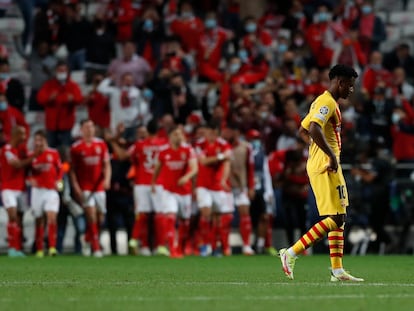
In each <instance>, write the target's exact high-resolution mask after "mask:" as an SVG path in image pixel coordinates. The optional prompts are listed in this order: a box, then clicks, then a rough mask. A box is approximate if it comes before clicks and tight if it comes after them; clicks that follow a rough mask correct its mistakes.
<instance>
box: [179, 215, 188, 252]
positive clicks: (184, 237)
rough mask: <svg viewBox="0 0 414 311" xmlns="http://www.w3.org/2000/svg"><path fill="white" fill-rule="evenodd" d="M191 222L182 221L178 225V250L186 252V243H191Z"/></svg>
mask: <svg viewBox="0 0 414 311" xmlns="http://www.w3.org/2000/svg"><path fill="white" fill-rule="evenodd" d="M189 233H190V220H189V219H180V221H179V223H178V248H179V249H180V251H184V249H185V245H186V243H188V242H189Z"/></svg>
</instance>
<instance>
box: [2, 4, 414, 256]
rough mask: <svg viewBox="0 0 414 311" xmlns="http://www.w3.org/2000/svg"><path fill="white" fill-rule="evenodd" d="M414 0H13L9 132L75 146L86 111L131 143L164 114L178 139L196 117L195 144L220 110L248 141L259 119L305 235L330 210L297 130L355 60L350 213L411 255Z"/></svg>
mask: <svg viewBox="0 0 414 311" xmlns="http://www.w3.org/2000/svg"><path fill="white" fill-rule="evenodd" d="M413 10H414V5H413V3H412V1H409V0H405V1H404V0H403V1H386V0H383V1H367V0H351V1H349V0H341V1H332V0H315V1H310V0H293V1H270V0H268V1H266V0H257V1H249V0H246V1H243V0H205V1H204V0H197V1H179V0H135V1H134V0H112V1H110V0H107V1H105V0H101V1H81V0H65V1H63V0H50V1H46V0H37V1H31V0H16V1H12V0H2V1H0V28H1V30H0V123H1V133H0V134H1V136H0V140H1V141H2V143H5V142H7V141H8V139H9V137H10V133H11V129H12V127H13V126H14V125H16V124H19V125H23V126H25V127H26V128H27V130H28V131H29V132H34V131H35V130H36V129H38V128H45V129H46V130H47V138H48V142H49V144H50V146H52V147H56V148H59V150H63V151H62V154H63V155H64V154H65V151H64V150H65V147H66V148H67V147H68V146H70V144H71V143H72V142H73V141H74V140H75V139H76V137H78V135H79V128H78V121H79V120H80V119H81V118H84V117H85V116H88V117H89V118H90V119H91V120H93V121H94V123H95V124H96V126H97V129H98V133H99V136H101V137H103V138H107V137H113V136H114V135H116V136H119V137H122V139H123V140H124V143H125V144H126V145H128V144H132V143H133V142H134V141H135V140H136V139H139V136H138V137H137V135H139V133H140V132H139V129H141V128H142V126H145V125H146V124H147V123H148V122H149V120H151V119H155V120H157V122H158V125H159V128H160V130H159V135H160V136H164V137H165V136H166V133H167V132H168V130H169V129H170V128H172V127H173V126H174V125H176V124H181V125H183V128H184V131H185V133H186V135H187V138H188V140H189V141H190V142H192V141H193V140H194V139H195V135H196V133H197V129H198V127H200V126H201V125H203V124H206V123H208V122H211V121H212V120H213V121H215V122H216V123H219V124H221V125H222V128H223V129H224V128H226V126H227V125H229V124H231V126H232V127H236V128H237V130H239V132H240V135H241V137H242V138H243V137H245V136H246V135H247V133H248V132H249V131H250V130H252V129H254V130H257V131H258V132H259V133H260V137H259V140H258V141H259V142H260V143H261V144H262V145H263V146H264V149H265V153H266V156H268V158H269V163H271V165H273V166H271V170H270V172H271V174H272V181H273V188H274V189H275V194H276V195H275V198H276V200H275V203H276V204H275V210H276V211H275V218H274V219H275V222H274V226H275V227H276V228H282V229H286V232H287V237H288V239H289V240H293V239H294V238H293V235H294V234H295V231H294V230H293V229H299V230H296V231H301V232H302V231H305V229H306V228H307V225H308V223H313V219H314V218H315V217H316V216H315V208H314V203H313V199H312V193H311V190H310V189H309V187H308V186H307V182H306V172H305V169H304V165H303V164H304V163H305V161H306V148H305V147H306V146H299V145H300V142H299V143H298V141H297V137H296V135H297V130H298V128H299V126H300V121H301V118H302V117H303V116H304V115H305V114H306V112H307V110H308V107H309V105H310V103H311V102H312V101H313V100H314V99H315V98H316V96H318V95H319V94H321V93H322V92H323V91H324V90H325V89H326V88H327V86H328V83H329V79H328V76H327V73H328V71H329V68H330V67H331V66H332V65H333V64H337V63H344V64H347V65H351V66H353V67H354V68H355V69H356V70H357V72H358V73H359V76H360V77H359V79H358V81H357V86H356V89H355V92H354V94H353V96H352V98H351V99H350V100H349V101H341V102H340V104H341V109H342V120H343V121H342V122H343V124H342V137H343V144H342V163H343V165H344V169H345V173H346V175H347V181H348V184H349V192H350V200H351V206H350V210H349V217H348V224H349V225H350V226H353V227H355V228H360V229H361V230H359V231H355V232H354V233H355V234H354V236H352V237H351V241H354V242H355V244H354V246H355V247H353V248H352V249H351V248H350V249H349V250H350V251H352V252H355V253H358V252H361V253H363V252H365V251H366V245H368V244H366V243H365V242H367V243H368V242H369V245H370V248H369V250H372V251H374V252H381V253H387V252H400V253H401V252H402V253H406V252H408V251H411V252H412V251H413V245H412V242H410V239H409V233H410V228H411V224H412V221H413V214H412V213H413V210H412V209H413V206H412V204H413V202H414V201H413V199H414V196H413V193H412V190H414V189H413V182H414V181H413V180H414V175H413V174H412V171H413V170H414V107H413V103H414V102H413V99H414V98H413V96H414V87H413V83H414V57H413V56H412V48H413V46H412V43H413V42H412V38H413V37H414V17H413V16H414V14H412V13H413ZM16 23H17V25H16ZM16 28H19V31H16ZM51 94H55V96H54V97H53V98H51V97H50V96H51ZM50 101H53V102H54V105H50V104H49V102H50ZM137 133H138V134H137ZM29 144H30V141H29ZM298 146H299V147H298ZM297 150H300V152H301V153H300V154H299V155H298V152H297ZM293 151H295V152H293ZM113 162H114V163H113V167H115V166H116V167H117V169H114V170H113V171H114V174H113V175H114V176H113V180H112V188H111V190H110V191H108V213H111V209H114V208H116V209H117V210H116V211H114V213H113V214H114V215H115V216H113V217H114V218H113V219H112V220H111V221H109V222H107V225H108V224H109V225H110V226H112V227H114V228H115V229H113V228H112V229H113V230H116V228H117V227H119V226H126V227H128V225H127V224H126V223H125V221H124V222H122V221H119V218H120V217H119V214H125V215H128V213H130V214H133V207H132V205H133V204H132V196H131V189H130V185H129V183H128V181H126V176H125V175H126V174H125V172H127V170H128V168H127V167H123V166H125V165H124V164H123V163H116V161H115V160H113ZM118 166H119V167H118ZM301 177H302V178H301ZM303 178H305V182H304V179H303ZM120 194H121V197H122V200H124V202H123V203H119V200H120V199H119V198H118V197H117V196H119V195H120ZM114 198H116V199H114ZM111 200H115V201H117V200H118V201H117V203H115V204H111ZM120 206H121V207H120ZM118 208H119V210H118ZM252 209H254V207H253V206H252ZM64 217H67V214H66V216H63V219H64ZM132 217H133V216H132ZM124 218H125V219H128V217H124ZM296 234H298V233H297V232H296ZM275 240H278V238H277V237H275ZM114 243H115V242H114ZM275 243H277V242H275ZM364 243H365V244H364ZM409 243H411V245H410V244H409ZM364 245H365V246H364ZM321 247H324V246H321ZM112 251H113V252H116V245H115V244H114V245H112Z"/></svg>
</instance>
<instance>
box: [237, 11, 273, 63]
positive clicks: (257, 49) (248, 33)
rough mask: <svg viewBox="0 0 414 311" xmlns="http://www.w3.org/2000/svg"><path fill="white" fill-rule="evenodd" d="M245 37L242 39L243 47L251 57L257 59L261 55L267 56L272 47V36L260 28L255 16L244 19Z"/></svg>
mask: <svg viewBox="0 0 414 311" xmlns="http://www.w3.org/2000/svg"><path fill="white" fill-rule="evenodd" d="M244 31H245V35H244V36H243V39H242V43H241V45H242V47H243V48H244V49H246V50H247V52H248V53H249V55H251V56H252V57H253V58H256V57H257V56H259V55H266V54H267V53H268V51H269V49H270V46H271V45H272V36H271V35H270V33H269V32H268V31H267V30H264V29H262V28H261V27H258V25H257V21H256V19H255V18H254V17H253V16H248V17H246V18H245V19H244Z"/></svg>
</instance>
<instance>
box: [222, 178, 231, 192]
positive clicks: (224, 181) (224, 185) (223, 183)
mask: <svg viewBox="0 0 414 311" xmlns="http://www.w3.org/2000/svg"><path fill="white" fill-rule="evenodd" d="M220 186H221V188H222V189H223V190H224V191H230V190H231V189H230V186H229V184H228V183H227V181H226V180H222V181H221V182H220Z"/></svg>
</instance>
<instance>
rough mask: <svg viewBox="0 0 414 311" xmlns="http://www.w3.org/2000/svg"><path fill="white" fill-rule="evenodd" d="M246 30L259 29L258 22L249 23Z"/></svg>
mask: <svg viewBox="0 0 414 311" xmlns="http://www.w3.org/2000/svg"><path fill="white" fill-rule="evenodd" d="M245 30H246V32H248V33H253V32H256V30H257V25H256V23H248V24H247V25H246V27H245Z"/></svg>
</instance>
